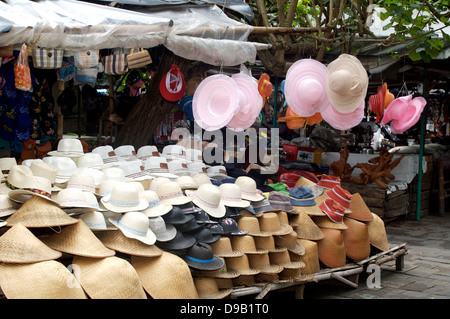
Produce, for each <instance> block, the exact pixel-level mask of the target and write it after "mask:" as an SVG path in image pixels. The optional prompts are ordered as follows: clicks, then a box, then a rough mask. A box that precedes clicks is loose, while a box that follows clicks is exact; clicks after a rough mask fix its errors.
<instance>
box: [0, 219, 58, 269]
mask: <svg viewBox="0 0 450 319" xmlns="http://www.w3.org/2000/svg"><path fill="white" fill-rule="evenodd" d="M61 255H62V254H61V252H59V251H56V250H53V249H51V248H50V247H48V246H46V245H45V244H44V243H43V242H42V241H40V240H39V239H38V238H37V237H36V236H35V235H34V234H33V233H32V232H31V231H29V230H28V228H26V227H25V226H23V225H22V224H21V223H18V224H16V225H14V226H13V227H11V228H10V229H8V230H7V231H6V232H5V233H4V234H3V235H2V236H0V262H2V263H13V264H25V263H35V262H41V261H46V260H54V259H58V258H60V257H61Z"/></svg>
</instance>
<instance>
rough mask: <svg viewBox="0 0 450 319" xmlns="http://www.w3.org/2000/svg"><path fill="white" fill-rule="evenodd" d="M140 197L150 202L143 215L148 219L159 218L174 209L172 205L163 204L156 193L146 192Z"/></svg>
mask: <svg viewBox="0 0 450 319" xmlns="http://www.w3.org/2000/svg"><path fill="white" fill-rule="evenodd" d="M139 196H140V197H142V198H144V199H145V200H147V202H148V206H147V208H146V209H144V210H143V211H142V213H143V214H145V215H146V216H147V217H157V216H162V215H165V214H167V213H168V212H170V211H171V210H172V208H173V206H172V205H170V204H163V203H162V202H161V200H160V199H159V197H158V194H156V192H155V191H151V190H144V191H143V192H141V193H140V194H139Z"/></svg>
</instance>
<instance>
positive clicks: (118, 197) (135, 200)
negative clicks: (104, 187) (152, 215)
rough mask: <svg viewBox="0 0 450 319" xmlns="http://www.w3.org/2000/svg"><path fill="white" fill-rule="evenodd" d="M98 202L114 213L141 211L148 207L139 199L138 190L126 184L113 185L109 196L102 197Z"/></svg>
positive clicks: (143, 200)
mask: <svg viewBox="0 0 450 319" xmlns="http://www.w3.org/2000/svg"><path fill="white" fill-rule="evenodd" d="M100 202H101V204H103V206H104V207H105V208H106V209H108V210H109V211H112V212H114V213H126V212H131V211H141V210H144V209H146V208H147V207H148V202H147V201H146V200H145V199H143V198H140V197H139V192H138V190H137V189H136V188H135V187H130V184H129V183H127V182H120V183H117V184H115V185H113V187H112V190H111V194H110V195H106V196H104V197H102V198H101V199H100Z"/></svg>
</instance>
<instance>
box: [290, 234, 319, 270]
mask: <svg viewBox="0 0 450 319" xmlns="http://www.w3.org/2000/svg"><path fill="white" fill-rule="evenodd" d="M300 242H301V244H302V245H303V247H305V253H304V254H303V255H296V254H292V253H290V257H291V260H296V261H302V262H303V263H304V264H305V267H304V268H303V269H302V274H304V275H307V274H315V273H317V272H318V271H319V270H320V262H319V248H318V245H317V242H316V241H312V240H308V239H300Z"/></svg>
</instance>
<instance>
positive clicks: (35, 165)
mask: <svg viewBox="0 0 450 319" xmlns="http://www.w3.org/2000/svg"><path fill="white" fill-rule="evenodd" d="M22 165H23V162H22ZM29 167H30V169H31V172H32V173H33V176H39V177H44V178H46V179H48V180H49V181H50V183H51V186H52V191H59V190H61V188H60V187H58V186H55V183H56V176H57V174H58V169H57V168H56V167H55V166H53V165H52V164H49V163H46V162H44V161H43V160H41V159H39V161H36V160H35V161H33V162H31V163H30V166H29Z"/></svg>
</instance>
